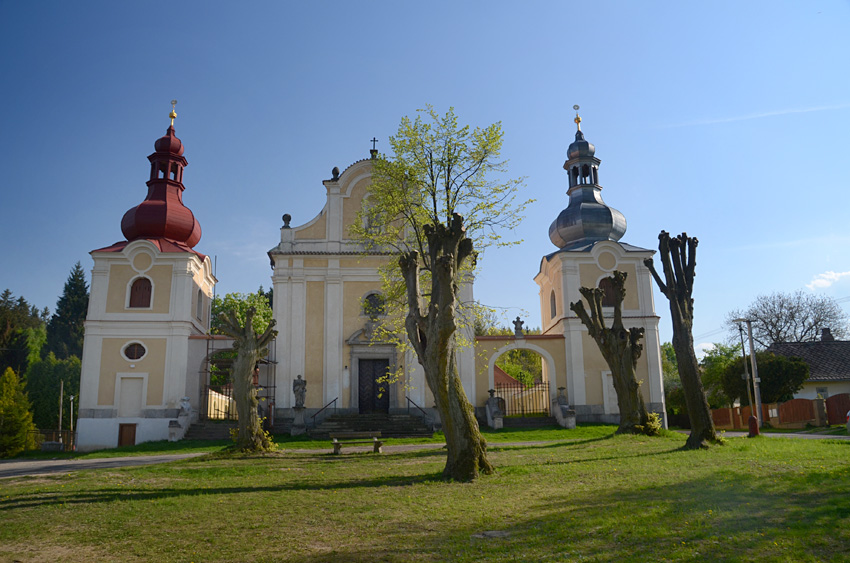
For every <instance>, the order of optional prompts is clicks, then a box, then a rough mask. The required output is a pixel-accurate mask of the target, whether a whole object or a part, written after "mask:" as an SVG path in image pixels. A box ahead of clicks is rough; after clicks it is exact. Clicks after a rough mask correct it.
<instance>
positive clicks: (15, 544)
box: [0, 426, 850, 562]
mask: <svg viewBox="0 0 850 563" xmlns="http://www.w3.org/2000/svg"><path fill="white" fill-rule="evenodd" d="M612 431H613V427H610V426H583V427H579V428H578V429H576V430H573V431H568V430H530V431H516V430H509V431H504V430H503V431H499V432H488V433H486V435H487V439H488V442H489V443H490V445H491V447H490V452H491V454H490V455H491V459H492V461H493V462H494V464H495V466H496V467H497V470H498V471H497V473H496V474H495V475H492V476H487V477H482V478H481V479H480V480H478V481H477V482H475V483H471V484H461V483H447V482H444V481H442V480H441V479H440V478H439V473H440V470H441V469H442V467H443V464H444V460H445V458H444V452H443V451H442V450H440V449H428V450H418V451H410V452H406V453H393V452H391V451H388V452H386V453H384V454H379V455H375V454H359V453H354V454H344V455H342V456H333V455H330V454H329V453H328V452H329V449H330V448H329V447H328V446H327V442H324V443H322V444H321V449H316V450H315V451H309V450H310V448H308V447H307V446H310V445H316V446H319V445H318V444H310V442H307V441H303V440H291V439H290V440H287V441H285V442H284V443H283V444H282V447H283V449H282V451H280V452H276V453H274V454H270V455H265V456H239V457H228V456H223V455H222V454H220V453H214V454H211V455H209V456H202V457H199V458H193V459H189V460H184V461H180V462H175V463H169V464H162V465H154V466H145V467H135V468H124V469H102V470H92V471H80V472H77V473H74V474H70V475H57V476H45V477H37V478H20V479H18V478H15V479H3V480H0V561H7V560H8V561H14V560H20V561H165V562H169V561H180V562H183V561H198V562H200V561H319V562H332V561H333V562H335V561H364V562H365V561H470V562H471V561H612V562H613V561H664V560H668V561H699V560H704V559H714V560H720V561H846V560H848V557H850V495H848V494H847V491H848V488H850V442H848V441H839V440H793V439H785V438H756V439H746V438H732V439H729V440H728V443H727V444H726V445H725V446H721V447H714V448H712V449H710V450H707V451H695V452H693V451H682V450H681V449H680V448H681V446H682V445H683V444H684V441H685V438H686V437H685V436H684V435H681V434H674V433H670V434H668V435H666V436H664V437H661V438H644V437H634V436H613V435H612ZM537 440H554V441H551V442H550V443H547V444H543V445H539V444H538V445H533V446H510V445H507V444H508V443H511V442H517V441H537ZM399 442H400V441H395V440H389V441H388V443H390V444H394V443H399ZM151 447H152V446H151ZM218 449H220V446H219V447H218ZM305 449H306V450H308V451H304V450H305ZM484 532H499V533H498V534H490V535H492V536H496V537H478V536H480V535H481V534H483V533H484Z"/></svg>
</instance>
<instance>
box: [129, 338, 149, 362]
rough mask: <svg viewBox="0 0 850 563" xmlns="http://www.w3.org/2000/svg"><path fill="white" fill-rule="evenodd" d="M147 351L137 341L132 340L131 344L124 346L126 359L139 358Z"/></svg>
mask: <svg viewBox="0 0 850 563" xmlns="http://www.w3.org/2000/svg"><path fill="white" fill-rule="evenodd" d="M146 353H147V350H145V347H144V346H142V345H141V344H139V343H138V342H133V343H132V344H128V345H127V346H126V347H125V348H124V357H125V358H127V359H128V360H140V359H142V357H144V355H145V354H146Z"/></svg>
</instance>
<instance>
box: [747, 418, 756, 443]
mask: <svg viewBox="0 0 850 563" xmlns="http://www.w3.org/2000/svg"><path fill="white" fill-rule="evenodd" d="M747 423H748V424H749V425H750V433H749V435H748V436H747V438H754V437H756V436H758V435H759V421H758V419H757V418H756V417H755V415H753V414H751V415H750V418H749V420H747Z"/></svg>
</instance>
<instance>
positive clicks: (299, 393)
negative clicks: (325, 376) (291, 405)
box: [292, 375, 307, 408]
mask: <svg viewBox="0 0 850 563" xmlns="http://www.w3.org/2000/svg"><path fill="white" fill-rule="evenodd" d="M292 392H293V393H294V394H295V408H298V407H303V406H304V400H305V399H306V398H307V382H306V381H305V380H303V379H301V375H299V376H298V377H297V378H296V379H295V381H293V382H292Z"/></svg>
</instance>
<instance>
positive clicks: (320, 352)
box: [296, 281, 325, 405]
mask: <svg viewBox="0 0 850 563" xmlns="http://www.w3.org/2000/svg"><path fill="white" fill-rule="evenodd" d="M306 311H307V319H306V323H307V326H306V340H305V348H306V350H305V351H306V364H305V367H304V369H305V371H306V373H305V374H304V379H306V380H307V381H309V382H310V385H308V386H307V398H306V404H309V405H318V404H320V403H321V402H322V389H324V373H323V372H324V366H325V282H320V281H312V282H307V307H306ZM296 375H297V374H296ZM313 382H315V384H314V383H313Z"/></svg>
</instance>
